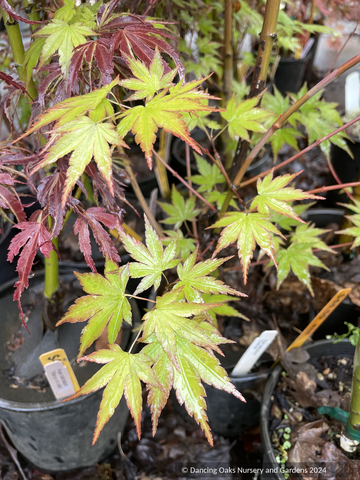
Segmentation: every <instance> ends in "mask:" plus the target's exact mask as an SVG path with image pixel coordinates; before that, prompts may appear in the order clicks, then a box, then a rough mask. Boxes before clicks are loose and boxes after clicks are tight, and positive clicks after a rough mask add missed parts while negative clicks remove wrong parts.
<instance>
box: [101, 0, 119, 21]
mask: <svg viewBox="0 0 360 480" xmlns="http://www.w3.org/2000/svg"><path fill="white" fill-rule="evenodd" d="M121 1H122V0H112V1H111V2H109V3H107V4H103V5H101V7H100V8H99V10H98V12H97V15H96V22H97V24H98V26H99V27H100V26H101V25H104V23H105V22H107V21H108V20H109V18H110V17H111V15H112V14H113V12H114V10H115V8H116V7H117V6H118V5H119V3H121Z"/></svg>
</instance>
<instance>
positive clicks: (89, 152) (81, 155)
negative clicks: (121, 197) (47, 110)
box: [34, 117, 127, 206]
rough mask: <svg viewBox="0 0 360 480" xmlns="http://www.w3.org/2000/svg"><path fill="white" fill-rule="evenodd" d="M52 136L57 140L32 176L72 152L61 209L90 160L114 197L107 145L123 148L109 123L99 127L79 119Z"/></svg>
mask: <svg viewBox="0 0 360 480" xmlns="http://www.w3.org/2000/svg"><path fill="white" fill-rule="evenodd" d="M54 134H55V135H59V136H60V138H59V140H57V141H56V142H55V144H54V145H53V146H52V147H51V148H50V150H49V152H48V154H47V155H46V157H45V159H44V160H43V161H42V162H40V163H39V164H38V165H37V166H36V169H35V170H34V172H35V171H37V170H39V169H40V168H43V167H45V166H47V165H50V164H51V163H54V162H56V161H57V160H59V159H60V158H62V157H64V156H65V155H67V154H68V153H70V152H73V153H72V155H71V157H70V161H69V168H68V170H67V178H66V184H65V189H64V193H63V197H62V205H63V206H64V205H65V203H66V199H67V197H68V195H69V194H70V193H71V191H72V189H73V188H74V185H75V184H76V182H77V181H78V179H79V178H80V177H81V175H82V174H83V173H84V171H85V168H86V166H87V165H88V164H89V163H90V162H91V159H92V158H94V160H95V162H96V164H97V166H98V168H99V170H100V172H101V174H102V176H103V177H104V179H105V180H106V183H107V184H108V187H109V190H110V193H111V194H112V195H114V188H113V181H112V159H111V153H112V151H111V149H110V146H109V144H111V145H121V146H123V147H126V146H127V145H126V144H125V143H124V142H123V141H122V139H121V137H120V135H119V134H118V133H117V132H116V130H115V126H114V124H113V123H111V122H103V123H101V122H100V121H94V120H93V119H92V118H90V117H82V118H80V119H77V120H72V121H70V122H67V123H66V124H65V125H62V126H60V127H58V128H56V129H55V130H54Z"/></svg>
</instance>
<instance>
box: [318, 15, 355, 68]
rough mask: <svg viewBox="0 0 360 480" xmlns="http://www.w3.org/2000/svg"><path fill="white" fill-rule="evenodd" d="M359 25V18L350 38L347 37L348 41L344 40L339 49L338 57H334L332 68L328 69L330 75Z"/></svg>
mask: <svg viewBox="0 0 360 480" xmlns="http://www.w3.org/2000/svg"><path fill="white" fill-rule="evenodd" d="M358 25H359V20H358V21H357V22H356V25H355V28H354V30H353V31H352V32H351V33H350V35H349V36H348V38H347V39H346V41H345V42H344V44H343V46H342V47H341V48H340V50H339V51H338V53H337V55H336V57H335V58H334V61H333V62H332V64H331V65H330V68H329V70H328V71H327V74H326V75H329V73H330V72H331V70H332V69H333V68H334V65H335V63H336V61H337V59H338V58H339V57H340V55H341V54H342V52H343V50H344V48H345V47H346V45H347V44H348V41H349V40H350V38H351V37H352V36H353V35H354V34H355V32H356V29H357V27H358Z"/></svg>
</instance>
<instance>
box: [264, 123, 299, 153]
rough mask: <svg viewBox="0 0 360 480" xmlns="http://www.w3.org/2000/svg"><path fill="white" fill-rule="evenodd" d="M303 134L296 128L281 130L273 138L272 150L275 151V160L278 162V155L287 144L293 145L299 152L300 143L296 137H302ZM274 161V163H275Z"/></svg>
mask: <svg viewBox="0 0 360 480" xmlns="http://www.w3.org/2000/svg"><path fill="white" fill-rule="evenodd" d="M301 136H302V135H301V133H299V132H298V131H297V130H295V129H294V128H290V127H284V128H282V129H281V130H278V131H277V132H276V133H274V135H273V136H272V137H271V148H272V151H273V156H274V159H275V160H276V158H277V156H278V153H279V151H280V149H281V147H282V146H283V145H284V144H285V143H287V144H288V145H291V146H292V147H293V148H295V150H299V147H298V142H297V138H296V137H301ZM275 160H274V161H275Z"/></svg>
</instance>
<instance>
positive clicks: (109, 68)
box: [68, 38, 114, 94]
mask: <svg viewBox="0 0 360 480" xmlns="http://www.w3.org/2000/svg"><path fill="white" fill-rule="evenodd" d="M113 55H114V52H113V48H112V46H111V45H110V40H109V39H107V38H99V39H98V40H92V41H90V42H87V43H84V44H82V45H79V46H78V47H76V48H75V49H74V53H73V56H72V58H71V63H70V67H69V81H68V92H69V94H70V92H71V91H72V89H73V87H74V84H75V83H76V81H77V79H78V76H79V72H80V70H81V67H82V64H83V61H84V59H85V61H86V62H87V63H88V64H89V65H91V66H93V64H94V60H95V61H96V64H97V67H98V69H99V70H100V73H101V83H102V85H107V84H108V83H111V74H112V73H114V64H113V61H112V60H113Z"/></svg>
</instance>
